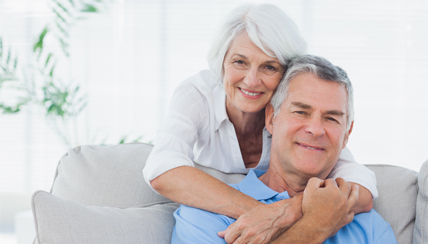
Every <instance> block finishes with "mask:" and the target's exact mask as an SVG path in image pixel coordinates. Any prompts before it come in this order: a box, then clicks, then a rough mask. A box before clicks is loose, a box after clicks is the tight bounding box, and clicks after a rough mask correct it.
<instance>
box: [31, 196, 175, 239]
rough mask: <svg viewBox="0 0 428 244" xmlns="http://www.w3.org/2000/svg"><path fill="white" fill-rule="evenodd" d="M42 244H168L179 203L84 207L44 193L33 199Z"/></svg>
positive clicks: (38, 236)
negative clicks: (129, 206)
mask: <svg viewBox="0 0 428 244" xmlns="http://www.w3.org/2000/svg"><path fill="white" fill-rule="evenodd" d="M32 207H33V214H34V219H35V227H36V232H37V237H36V239H37V242H38V243H40V244H50V243H53V244H58V243H61V244H67V243H79V244H94V243H103V244H109V243H111V244H117V243H129V244H133V243H135V244H137V243H138V244H140V243H148V244H150V243H153V244H163V243H165V244H169V243H170V241H171V233H172V229H173V227H174V225H175V220H174V217H173V215H172V213H173V212H174V211H175V209H176V208H177V207H178V204H176V203H166V204H159V205H156V206H151V207H146V208H114V207H97V206H84V205H81V204H78V203H75V202H72V201H69V200H64V199H60V198H58V197H56V196H53V195H51V194H49V193H47V192H44V191H38V192H35V193H34V195H33V206H32Z"/></svg>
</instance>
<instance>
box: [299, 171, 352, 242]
mask: <svg viewBox="0 0 428 244" xmlns="http://www.w3.org/2000/svg"><path fill="white" fill-rule="evenodd" d="M358 195H359V187H358V185H354V186H352V187H351V185H350V184H349V183H348V182H347V181H345V180H344V179H342V178H337V179H336V181H335V180H332V179H326V180H321V179H318V178H311V179H310V180H309V182H308V185H307V186H306V189H305V191H304V193H303V201H302V212H303V216H304V217H305V218H306V217H308V218H309V219H310V220H311V221H312V222H313V224H314V226H318V227H319V228H320V229H319V231H322V232H323V233H324V234H325V236H326V238H329V237H331V236H333V235H335V234H336V233H337V232H338V231H339V230H340V229H341V228H342V227H343V226H345V225H347V224H349V223H350V222H351V221H352V220H353V219H354V212H352V210H351V209H352V208H353V207H354V205H355V203H356V202H357V201H358Z"/></svg>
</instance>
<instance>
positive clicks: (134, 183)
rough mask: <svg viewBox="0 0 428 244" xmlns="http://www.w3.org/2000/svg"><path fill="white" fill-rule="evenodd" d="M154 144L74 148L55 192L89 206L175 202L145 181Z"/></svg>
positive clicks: (226, 177)
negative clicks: (143, 171)
mask: <svg viewBox="0 0 428 244" xmlns="http://www.w3.org/2000/svg"><path fill="white" fill-rule="evenodd" d="M152 148H153V145H150V144H145V143H129V144H120V145H111V146H96V145H85V146H81V147H76V148H74V149H70V150H68V153H66V154H65V155H64V156H63V157H62V158H61V160H60V161H59V163H58V166H57V171H56V176H55V180H54V184H53V186H52V189H51V193H52V194H53V195H55V196H58V197H60V198H63V199H68V200H72V201H74V202H77V203H80V204H83V205H86V206H90V205H95V206H110V207H121V208H127V207H133V206H151V205H154V204H163V203H168V202H171V201H170V200H169V199H167V198H165V197H163V196H161V195H159V194H157V193H155V192H154V191H153V190H152V189H151V188H150V186H148V185H147V184H146V182H145V181H144V178H143V173H142V170H143V168H144V165H145V163H146V160H147V157H148V156H149V154H150V152H151V150H152ZM195 165H196V167H197V168H199V169H201V170H203V171H205V172H207V173H208V174H211V175H213V176H214V177H216V178H218V179H220V180H222V181H224V182H226V183H238V182H240V181H241V180H242V179H243V178H244V177H245V175H242V174H226V173H223V172H220V171H218V170H215V169H211V168H207V167H203V166H200V165H197V164H195Z"/></svg>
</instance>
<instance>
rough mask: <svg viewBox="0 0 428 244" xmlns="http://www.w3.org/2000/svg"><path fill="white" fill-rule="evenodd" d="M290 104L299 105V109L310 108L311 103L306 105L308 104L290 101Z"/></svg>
mask: <svg viewBox="0 0 428 244" xmlns="http://www.w3.org/2000/svg"><path fill="white" fill-rule="evenodd" d="M291 105H293V106H296V107H299V108H301V109H311V108H312V107H311V105H308V104H305V103H302V102H292V103H291Z"/></svg>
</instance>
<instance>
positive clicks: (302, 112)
mask: <svg viewBox="0 0 428 244" xmlns="http://www.w3.org/2000/svg"><path fill="white" fill-rule="evenodd" d="M294 113H296V114H303V115H305V114H306V112H305V111H294Z"/></svg>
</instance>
